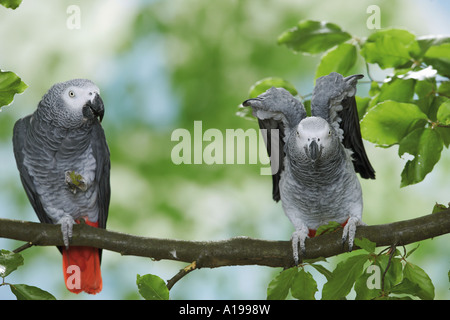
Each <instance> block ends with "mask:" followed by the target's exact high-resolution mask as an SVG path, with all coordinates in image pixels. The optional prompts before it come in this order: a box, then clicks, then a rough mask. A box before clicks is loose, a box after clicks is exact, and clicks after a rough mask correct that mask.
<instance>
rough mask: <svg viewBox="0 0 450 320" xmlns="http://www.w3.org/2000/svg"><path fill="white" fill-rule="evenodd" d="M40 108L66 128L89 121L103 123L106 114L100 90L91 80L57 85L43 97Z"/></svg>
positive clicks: (77, 80)
mask: <svg viewBox="0 0 450 320" xmlns="http://www.w3.org/2000/svg"><path fill="white" fill-rule="evenodd" d="M39 108H41V109H45V111H46V113H48V114H50V115H51V117H52V119H53V120H55V121H53V122H54V123H57V124H60V125H61V126H64V127H73V126H79V125H82V124H83V123H86V122H87V121H95V120H96V119H98V121H100V122H101V121H102V119H103V115H104V112H105V109H104V105H103V100H102V99H101V97H100V89H99V88H98V87H97V86H96V85H95V84H94V83H93V82H92V81H90V80H87V79H74V80H69V81H66V82H61V83H57V84H55V85H54V86H52V87H51V88H50V90H48V92H47V93H46V94H45V95H44V96H43V97H42V101H41V103H40V104H39Z"/></svg>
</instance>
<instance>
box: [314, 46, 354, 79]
mask: <svg viewBox="0 0 450 320" xmlns="http://www.w3.org/2000/svg"><path fill="white" fill-rule="evenodd" d="M355 62H356V47H355V46H354V45H352V44H349V43H341V44H340V45H338V46H337V47H335V48H333V49H331V50H329V51H327V52H326V53H325V54H324V55H323V56H322V59H321V60H320V63H319V66H318V67H317V70H316V79H317V78H319V77H321V76H325V75H328V74H329V73H330V72H333V71H334V72H338V73H340V74H342V75H343V76H346V75H348V73H349V71H350V70H351V68H352V67H353V66H354V65H355Z"/></svg>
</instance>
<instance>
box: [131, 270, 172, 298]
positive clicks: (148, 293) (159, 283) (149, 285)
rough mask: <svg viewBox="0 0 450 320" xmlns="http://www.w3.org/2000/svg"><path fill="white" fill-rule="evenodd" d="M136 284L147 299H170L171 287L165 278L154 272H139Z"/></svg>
mask: <svg viewBox="0 0 450 320" xmlns="http://www.w3.org/2000/svg"><path fill="white" fill-rule="evenodd" d="M136 284H137V286H138V289H139V293H140V294H141V296H142V297H143V298H144V299H145V300H169V289H168V288H167V286H166V283H165V282H164V280H163V279H161V278H160V277H158V276H155V275H152V274H146V275H143V276H142V277H141V276H140V275H139V274H138V275H137V277H136Z"/></svg>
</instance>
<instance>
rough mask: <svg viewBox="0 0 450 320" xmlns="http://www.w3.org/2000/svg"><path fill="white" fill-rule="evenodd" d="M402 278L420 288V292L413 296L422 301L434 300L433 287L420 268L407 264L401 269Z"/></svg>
mask: <svg viewBox="0 0 450 320" xmlns="http://www.w3.org/2000/svg"><path fill="white" fill-rule="evenodd" d="M403 277H404V279H408V280H409V281H411V282H412V283H415V284H417V285H418V286H419V287H420V290H419V291H418V292H416V293H415V296H417V297H419V298H420V299H423V300H432V299H434V285H433V283H432V282H431V279H430V277H429V276H428V275H427V274H426V272H425V271H423V269H422V268H420V267H419V266H417V265H415V264H412V263H410V262H408V263H407V264H406V265H405V268H404V269H403Z"/></svg>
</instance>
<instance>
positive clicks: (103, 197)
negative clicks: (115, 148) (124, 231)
mask: <svg viewBox="0 0 450 320" xmlns="http://www.w3.org/2000/svg"><path fill="white" fill-rule="evenodd" d="M91 146H92V151H93V154H94V158H95V162H96V165H97V167H96V170H95V179H96V183H97V184H98V197H97V203H98V208H99V212H98V227H99V228H102V229H105V228H106V220H107V219H108V209H109V202H110V198H111V187H110V182H109V176H110V169H111V162H110V157H109V148H108V145H107V144H106V138H105V133H104V132H103V129H102V127H101V125H100V123H98V122H97V123H95V124H94V126H93V127H92V132H91Z"/></svg>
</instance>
